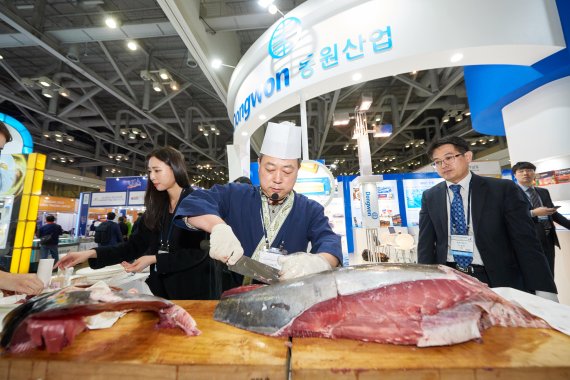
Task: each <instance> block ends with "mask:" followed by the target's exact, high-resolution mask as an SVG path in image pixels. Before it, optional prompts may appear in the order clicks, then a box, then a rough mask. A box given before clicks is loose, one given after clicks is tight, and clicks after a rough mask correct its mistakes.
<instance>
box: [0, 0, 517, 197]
mask: <svg viewBox="0 0 570 380" xmlns="http://www.w3.org/2000/svg"><path fill="white" fill-rule="evenodd" d="M163 1H167V0H163ZM194 1H195V2H197V0H194ZM303 2H304V1H302V0H296V1H293V0H281V1H279V0H278V1H276V4H277V5H278V7H279V9H280V10H281V11H282V12H283V13H285V14H286V13H287V12H288V11H290V10H291V9H293V8H294V7H296V6H298V5H300V4H301V3H303ZM163 6H164V5H163V2H162V1H159V2H158V3H157V2H156V1H154V0H136V1H134V0H133V1H129V0H37V1H34V0H12V1H9V0H8V1H2V2H1V3H0V56H2V59H0V112H3V113H6V114H9V115H11V116H12V117H15V118H16V119H18V120H19V121H21V122H22V123H23V124H24V125H25V126H26V127H27V128H28V129H29V131H30V133H31V134H32V136H33V140H34V147H35V151H37V152H41V153H45V154H46V155H48V156H49V158H50V159H49V160H48V168H49V169H52V170H59V171H65V172H71V173H77V174H80V175H83V176H88V177H100V178H105V177H108V176H125V175H139V174H141V173H144V172H145V171H146V169H145V156H146V154H148V153H149V152H150V151H151V150H152V149H153V148H155V147H157V146H163V145H171V146H174V147H176V148H178V149H179V150H180V151H182V152H183V154H184V155H185V157H186V159H187V164H188V171H189V174H190V176H191V178H192V180H193V182H194V183H195V184H198V185H200V186H204V187H208V186H210V185H212V184H213V183H223V182H227V180H228V178H227V158H226V145H228V144H231V143H232V133H233V127H232V124H231V122H230V120H229V119H228V116H227V108H226V105H225V104H224V102H225V99H222V98H223V96H220V87H219V82H218V83H214V81H213V80H212V75H211V72H210V71H209V69H205V68H204V67H203V66H200V65H198V62H197V61H198V60H197V59H195V57H193V56H192V54H191V53H190V51H191V50H190V51H189V47H188V46H186V44H185V42H184V40H183V39H182V38H181V37H180V36H179V35H178V33H177V31H176V28H175V27H173V25H172V24H171V20H169V18H168V17H167V16H166V14H165V12H164V11H163V9H162V7H163ZM197 9H199V10H200V14H199V17H198V20H199V22H200V23H201V24H200V25H198V27H199V28H203V30H204V31H205V32H206V33H208V34H230V33H231V34H235V36H237V40H238V41H239V44H240V46H239V51H240V53H241V54H242V55H243V54H244V53H245V52H246V51H247V49H248V48H249V46H251V44H252V43H253V42H255V40H257V38H259V36H261V34H262V33H263V32H265V30H267V28H268V27H270V26H271V25H272V24H273V23H274V22H275V21H277V20H278V19H279V17H280V16H279V15H278V14H277V15H270V14H269V13H268V12H267V10H265V9H263V8H261V7H260V6H259V5H258V4H257V0H202V1H200V4H199V7H197ZM109 15H111V16H113V17H115V18H116V20H118V22H119V25H117V27H116V28H114V29H112V28H109V27H108V26H107V25H106V24H105V17H107V16H109ZM194 27H196V25H195V26H194ZM128 42H133V43H135V44H136V47H137V49H136V50H130V49H129V48H128V47H127V43H128ZM224 69H225V70H228V68H224ZM161 74H162V76H163V78H161ZM46 79H47V83H48V84H49V86H45V83H44V84H42V82H45V81H46ZM226 90H227V88H226ZM363 94H367V95H370V96H372V99H373V104H372V107H371V108H370V110H369V112H368V118H369V119H368V122H369V124H373V123H389V124H392V125H393V126H394V133H393V134H392V135H391V136H390V137H380V138H373V137H371V152H372V154H373V157H372V161H373V166H374V169H375V172H376V173H386V172H390V171H393V172H395V171H397V172H407V171H412V170H415V169H417V168H419V167H421V166H424V165H426V164H427V163H428V158H427V157H426V156H425V147H426V145H427V144H429V142H430V141H431V140H432V139H433V138H434V137H435V136H443V135H449V134H453V135H459V136H463V137H465V138H467V139H468V140H470V141H472V143H473V144H474V145H473V150H474V151H475V152H476V155H478V156H481V155H484V154H486V153H493V152H497V151H501V150H504V148H505V144H506V143H505V139H504V138H490V137H485V136H481V135H480V134H478V133H477V132H475V131H474V130H473V129H472V127H471V121H470V118H469V115H468V110H469V104H468V102H467V95H466V91H465V84H464V80H463V69H462V68H461V67H455V68H441V69H434V70H427V71H420V72H414V73H402V74H400V75H397V76H393V77H387V78H380V79H374V80H370V81H368V82H365V83H360V84H357V85H354V86H351V87H347V88H342V89H338V90H336V91H334V92H332V93H329V94H325V95H322V96H319V97H317V98H314V99H310V100H309V101H308V103H307V114H308V115H307V116H308V126H309V152H310V154H309V155H310V157H311V158H312V159H324V160H325V162H326V163H327V164H329V165H330V164H333V163H334V164H335V169H334V173H335V174H337V175H339V174H357V173H358V157H357V150H356V147H355V143H354V140H352V126H353V124H354V121H351V120H350V119H349V124H348V125H335V124H338V121H339V120H340V119H341V118H342V117H344V116H343V115H346V116H351V114H353V113H354V109H355V107H356V106H357V105H358V104H359V103H360V99H361V97H362V95H363ZM46 96H51V97H50V98H48V97H46ZM299 118H300V112H299V107H294V108H292V109H290V110H288V111H286V112H284V113H282V114H281V115H279V116H277V117H276V118H275V119H274V120H276V121H282V120H287V121H294V122H295V123H297V124H298V125H299V124H300V119H299ZM446 119H449V121H446V122H444V121H445V120H446ZM335 121H337V123H335ZM261 135H262V131H261V132H260V133H259V134H256V135H254V136H253V143H252V147H253V149H252V150H253V151H252V158H254V157H255V153H256V152H255V150H256V148H257V147H258V146H259V141H260V138H261ZM70 158H71V160H69V159H70Z"/></svg>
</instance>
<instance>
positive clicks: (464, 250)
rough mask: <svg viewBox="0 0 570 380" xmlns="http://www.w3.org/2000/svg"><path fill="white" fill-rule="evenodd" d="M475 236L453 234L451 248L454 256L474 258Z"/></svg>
mask: <svg viewBox="0 0 570 380" xmlns="http://www.w3.org/2000/svg"><path fill="white" fill-rule="evenodd" d="M473 244H474V242H473V236H469V235H451V240H450V244H449V246H450V249H451V254H452V255H454V256H457V255H459V256H467V257H471V259H473V247H474V246H473Z"/></svg>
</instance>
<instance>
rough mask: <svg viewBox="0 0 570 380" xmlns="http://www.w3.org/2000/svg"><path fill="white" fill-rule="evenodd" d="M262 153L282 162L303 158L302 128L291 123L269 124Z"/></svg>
mask: <svg viewBox="0 0 570 380" xmlns="http://www.w3.org/2000/svg"><path fill="white" fill-rule="evenodd" d="M260 152H261V153H262V154H265V155H266V156H271V157H275V158H280V159H282V160H290V159H295V158H301V128H300V127H297V126H296V125H294V124H292V123H289V122H283V123H280V124H277V123H268V124H267V130H266V131H265V137H264V138H263V144H262V145H261V149H260Z"/></svg>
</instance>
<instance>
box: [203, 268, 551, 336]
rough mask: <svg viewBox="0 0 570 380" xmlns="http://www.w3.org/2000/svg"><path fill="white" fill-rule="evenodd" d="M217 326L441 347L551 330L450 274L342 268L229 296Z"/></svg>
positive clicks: (459, 275) (220, 309)
mask: <svg viewBox="0 0 570 380" xmlns="http://www.w3.org/2000/svg"><path fill="white" fill-rule="evenodd" d="M214 318H215V319H216V320H219V321H222V322H226V323H229V324H232V325H235V326H237V327H240V328H243V329H246V330H250V331H255V332H259V333H262V334H266V335H273V336H292V337H325V338H348V339H358V340H363V341H374V342H380V343H393V344H405V345H417V346H420V347H425V346H440V345H449V344H455V343H460V342H465V341H468V340H471V339H479V338H481V331H483V330H484V329H486V328H488V327H490V326H505V327H543V328H546V327H549V326H548V324H547V323H546V322H544V321H543V320H542V319H539V318H536V317H534V316H532V315H531V314H530V313H528V312H527V311H526V310H524V309H522V308H520V307H519V306H517V305H514V304H513V303H511V302H509V301H507V300H505V299H503V298H501V297H500V296H498V295H497V294H495V293H494V292H493V291H491V290H490V289H489V288H488V287H487V286H486V285H485V284H483V283H481V282H479V281H478V280H476V279H474V278H473V277H470V276H467V275H465V274H463V273H461V272H458V271H456V270H454V269H451V268H448V267H445V266H431V265H412V264H376V265H366V266H358V267H349V268H341V269H337V270H333V271H329V272H324V273H320V274H315V275H311V276H307V277H303V278H299V279H294V280H290V281H284V282H281V283H278V284H274V285H271V286H261V287H258V288H255V289H252V290H250V291H247V292H233V294H231V295H229V296H225V295H224V296H223V298H222V301H221V302H220V303H219V305H218V307H217V308H216V312H215V316H214Z"/></svg>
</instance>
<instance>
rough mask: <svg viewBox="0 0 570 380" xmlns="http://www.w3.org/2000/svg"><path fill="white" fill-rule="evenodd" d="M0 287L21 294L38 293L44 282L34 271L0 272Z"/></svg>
mask: <svg viewBox="0 0 570 380" xmlns="http://www.w3.org/2000/svg"><path fill="white" fill-rule="evenodd" d="M0 289H3V290H10V291H13V292H16V293H23V294H39V293H40V292H41V291H42V290H43V289H44V283H43V282H42V280H40V279H39V278H38V276H36V275H35V274H34V273H6V272H0Z"/></svg>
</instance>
